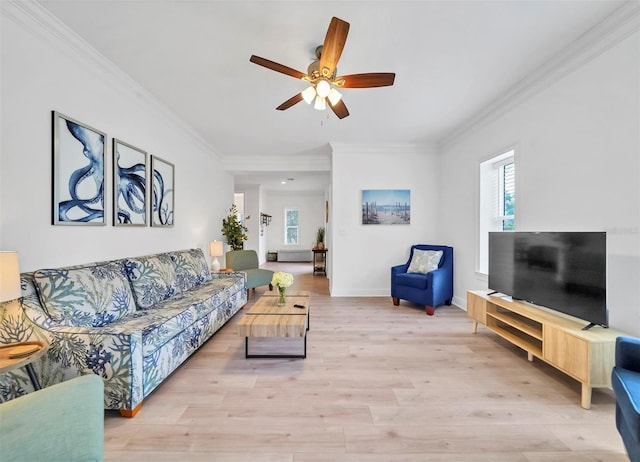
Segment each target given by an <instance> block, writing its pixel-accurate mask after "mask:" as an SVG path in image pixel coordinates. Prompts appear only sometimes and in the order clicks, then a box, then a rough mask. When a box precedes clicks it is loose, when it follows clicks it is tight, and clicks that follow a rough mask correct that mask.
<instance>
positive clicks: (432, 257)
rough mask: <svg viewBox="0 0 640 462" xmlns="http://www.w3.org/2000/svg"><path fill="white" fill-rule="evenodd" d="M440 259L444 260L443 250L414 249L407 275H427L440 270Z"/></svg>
mask: <svg viewBox="0 0 640 462" xmlns="http://www.w3.org/2000/svg"><path fill="white" fill-rule="evenodd" d="M440 259H442V250H421V249H414V250H413V256H412V257H411V263H410V264H409V268H408V269H407V273H422V274H427V273H428V272H429V271H433V270H435V269H438V265H439V264H440Z"/></svg>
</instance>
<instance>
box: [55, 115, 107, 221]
mask: <svg viewBox="0 0 640 462" xmlns="http://www.w3.org/2000/svg"><path fill="white" fill-rule="evenodd" d="M106 138H107V135H106V134H105V133H103V132H101V131H99V130H96V129H95V128H91V127H89V126H88V125H85V124H83V123H80V122H78V121H77V120H73V119H72V118H70V117H67V116H64V115H62V114H60V113H58V112H56V111H53V220H52V221H53V224H54V225H105V224H106V221H105V212H104V166H105V153H104V148H105V142H106Z"/></svg>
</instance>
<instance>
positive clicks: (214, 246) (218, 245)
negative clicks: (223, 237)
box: [209, 241, 224, 272]
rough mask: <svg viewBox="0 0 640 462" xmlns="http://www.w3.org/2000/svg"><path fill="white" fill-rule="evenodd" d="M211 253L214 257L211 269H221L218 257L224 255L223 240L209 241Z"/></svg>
mask: <svg viewBox="0 0 640 462" xmlns="http://www.w3.org/2000/svg"><path fill="white" fill-rule="evenodd" d="M209 253H210V254H211V256H212V257H213V261H212V262H211V271H215V272H217V271H219V270H220V262H219V261H218V257H221V256H222V255H224V249H223V247H222V241H213V242H209Z"/></svg>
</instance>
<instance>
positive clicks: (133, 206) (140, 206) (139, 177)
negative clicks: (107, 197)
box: [113, 139, 147, 226]
mask: <svg viewBox="0 0 640 462" xmlns="http://www.w3.org/2000/svg"><path fill="white" fill-rule="evenodd" d="M113 225H114V226H146V225H147V153H146V152H144V151H142V150H140V149H138V148H136V147H134V146H131V145H130V144H127V143H125V142H123V141H120V140H117V139H114V140H113Z"/></svg>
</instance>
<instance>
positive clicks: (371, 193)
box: [362, 189, 411, 225]
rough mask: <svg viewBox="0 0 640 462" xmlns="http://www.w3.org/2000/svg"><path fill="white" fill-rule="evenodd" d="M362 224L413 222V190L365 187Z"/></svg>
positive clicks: (404, 223)
mask: <svg viewBox="0 0 640 462" xmlns="http://www.w3.org/2000/svg"><path fill="white" fill-rule="evenodd" d="M362 224H363V225H408V224H411V190H409V189H363V190H362Z"/></svg>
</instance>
